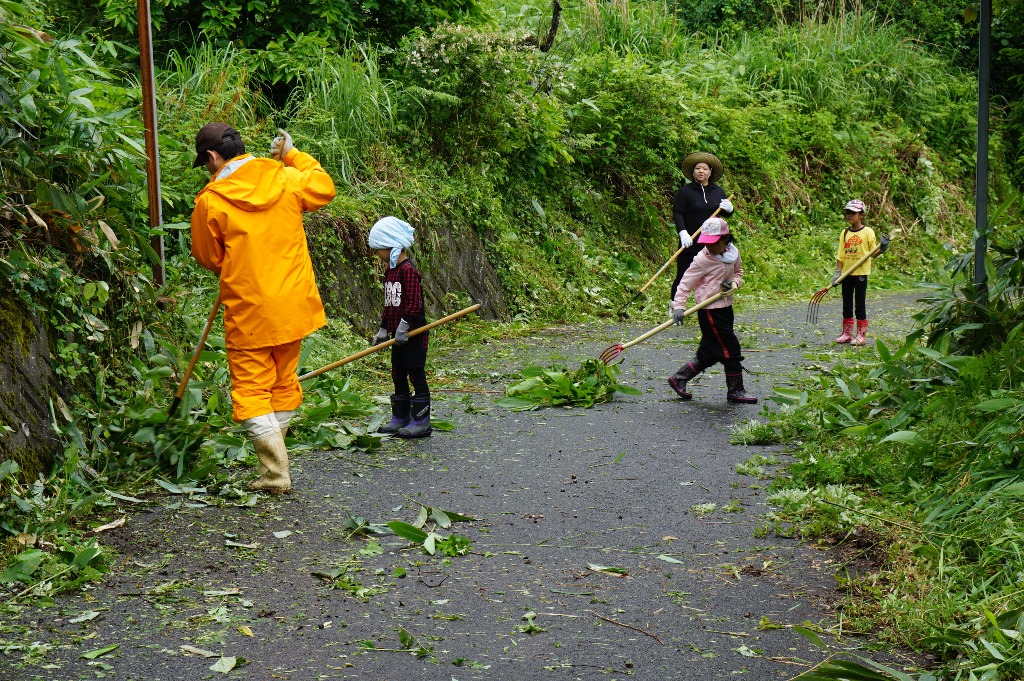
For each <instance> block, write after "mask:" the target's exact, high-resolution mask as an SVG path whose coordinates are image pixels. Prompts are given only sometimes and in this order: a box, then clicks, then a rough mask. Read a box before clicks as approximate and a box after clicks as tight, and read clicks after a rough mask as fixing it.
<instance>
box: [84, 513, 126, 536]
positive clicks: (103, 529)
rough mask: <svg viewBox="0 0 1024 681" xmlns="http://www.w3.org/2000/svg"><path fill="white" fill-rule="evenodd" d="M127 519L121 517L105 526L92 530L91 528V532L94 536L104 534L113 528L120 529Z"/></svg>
mask: <svg viewBox="0 0 1024 681" xmlns="http://www.w3.org/2000/svg"><path fill="white" fill-rule="evenodd" d="M127 519H128V516H122V517H120V518H118V519H117V520H112V521H110V522H109V523H107V524H106V525H100V526H99V527H94V528H92V531H93V533H94V534H99V533H100V532H106V531H107V530H112V529H114V528H115V527H121V526H122V525H124V523H125V521H126V520H127Z"/></svg>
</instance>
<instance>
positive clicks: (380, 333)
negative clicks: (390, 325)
mask: <svg viewBox="0 0 1024 681" xmlns="http://www.w3.org/2000/svg"><path fill="white" fill-rule="evenodd" d="M387 339H388V330H387V329H385V328H384V327H383V326H382V327H380V328H379V329H377V333H375V334H373V340H371V341H370V345H380V344H381V343H384V342H386V341H387Z"/></svg>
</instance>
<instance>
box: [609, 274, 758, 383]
mask: <svg viewBox="0 0 1024 681" xmlns="http://www.w3.org/2000/svg"><path fill="white" fill-rule="evenodd" d="M738 289H739V286H737V287H735V288H732V289H730V290H729V291H728V292H726V291H719V292H718V293H716V294H715V295H713V296H711V297H710V298H705V299H704V300H702V301H701V302H699V303H697V304H696V305H694V306H693V307H691V308H690V309H689V310H687V311H686V312H684V313H683V316H684V317H689V316H690V315H691V314H693V313H694V312H696V311H697V310H701V309H704V308H705V307H707V306H708V305H710V304H711V303H713V302H715V301H716V300H719V299H720V298H721V297H722V296H728V295H732V294H733V293H734V292H735V291H737V290H738ZM673 324H675V320H672V319H670V320H668V321H667V322H663V323H661V324H658V325H657V326H656V327H654V328H653V329H651V330H650V331H648V332H647V333H645V334H643V335H641V336H637V337H636V338H634V339H633V340H631V341H629V342H626V343H616V344H615V345H609V346H608V347H607V348H605V349H604V352H602V353H601V354H600V355H598V357H597V358H598V359H599V360H601V361H602V362H604V363H605V364H611V363H612V362H614V361H615V360H617V359H618V358H619V357H621V356H622V353H623V351H624V350H625V349H626V348H631V347H633V346H634V345H636V344H638V343H643V342H644V341H645V340H647V339H648V338H650V337H651V336H653V335H655V334H658V333H661V332H662V331H664V330H665V329H667V328H668V327H670V326H672V325H673Z"/></svg>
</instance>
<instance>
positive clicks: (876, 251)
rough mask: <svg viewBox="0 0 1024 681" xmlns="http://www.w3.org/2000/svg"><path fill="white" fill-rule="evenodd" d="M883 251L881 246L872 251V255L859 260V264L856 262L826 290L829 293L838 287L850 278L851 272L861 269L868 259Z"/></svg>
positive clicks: (869, 254)
mask: <svg viewBox="0 0 1024 681" xmlns="http://www.w3.org/2000/svg"><path fill="white" fill-rule="evenodd" d="M881 250H882V248H881V246H879V247H878V248H876V249H875V250H873V251H871V252H870V253H868V254H867V255H865V256H864V257H863V258H861V259H860V260H858V261H857V262H855V263H853V264H852V265H850V267H849V268H848V269H847V270H846V271H845V272H843V273H842V274H840V275H839V277H838V278H837V279H836V280H835V281H833V282H832V283H831V284H829V285H828V286H826V287H825V290H826V291H827V290H829V289H830V288H833V287H834V286H838V285H839V284H840V282H842V281H843V279H846V278H847V277H848V276H850V273H851V272H853V271H854V270H855V269H857V268H858V267H860V266H861V265H863V264H864V263H866V262H867V261H868V258H873V257H875V256H876V255H877V254H878V253H880V252H881Z"/></svg>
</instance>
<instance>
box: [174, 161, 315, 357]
mask: <svg viewBox="0 0 1024 681" xmlns="http://www.w3.org/2000/svg"><path fill="white" fill-rule="evenodd" d="M333 198H334V182H333V181H331V177H330V175H328V174H327V172H326V171H325V170H324V169H323V168H322V167H321V166H320V163H319V162H318V161H317V160H316V159H315V158H313V157H312V156H310V155H309V154H305V153H302V152H301V151H298V150H297V149H292V150H291V151H290V152H288V155H287V156H286V157H285V159H284V164H283V165H282V163H281V162H278V161H275V160H272V159H269V158H255V157H253V156H251V155H248V154H246V155H245V156H238V157H235V158H233V159H231V160H230V161H228V162H227V163H226V164H225V165H224V167H223V168H222V169H221V170H220V172H218V173H217V175H215V176H214V177H213V178H212V179H211V180H210V182H209V183H208V184H207V185H206V186H205V187H204V188H203V190H202V191H201V192H199V195H198V196H196V207H195V210H194V211H193V212H192V256H193V257H194V258H195V259H196V260H197V261H198V262H199V264H200V265H202V266H203V267H205V268H206V269H208V270H210V271H212V272H215V273H216V274H219V275H220V292H221V299H222V300H223V301H224V331H225V342H226V344H227V347H228V348H235V349H240V350H248V349H252V348H265V347H272V346H276V345H283V344H285V343H290V342H292V341H296V340H299V339H301V338H304V337H305V336H308V335H309V334H311V333H312V332H314V331H316V330H317V329H319V328H320V327H322V326H324V325H325V324H326V323H327V317H326V315H325V314H324V306H323V303H322V302H321V300H320V293H319V291H317V288H316V279H315V278H314V276H313V263H312V261H311V260H310V258H309V250H308V248H307V246H306V232H305V230H304V229H303V228H302V211H314V210H316V209H318V208H320V207H322V206H325V205H327V204H328V203H330V201H331V199H333Z"/></svg>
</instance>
